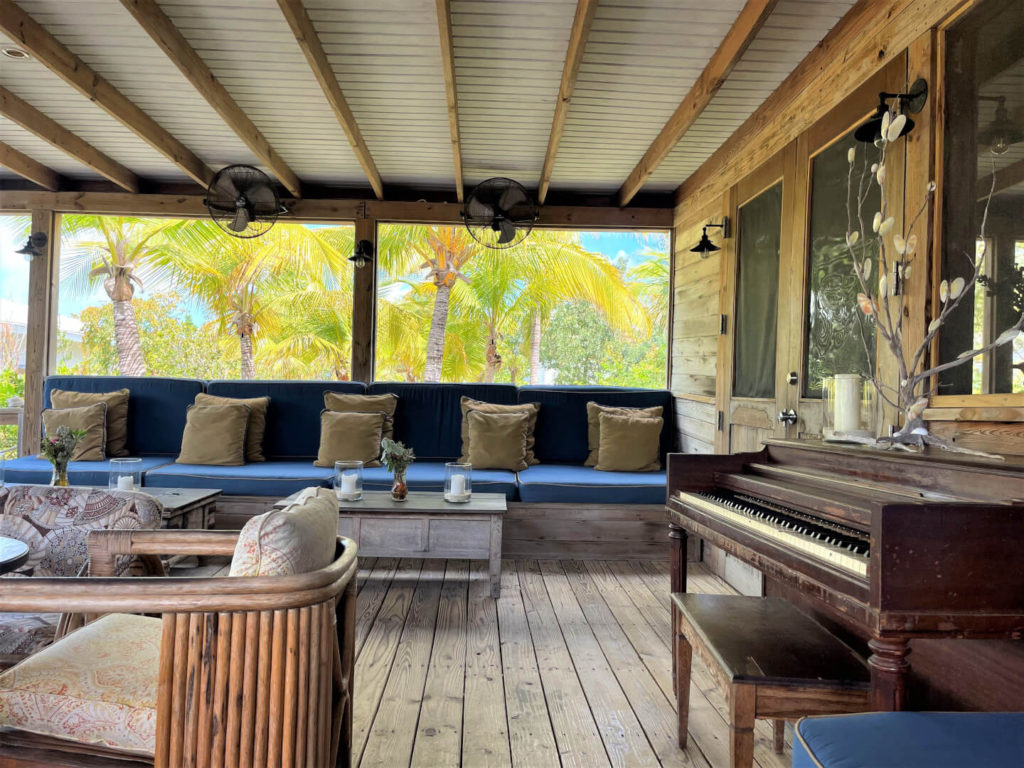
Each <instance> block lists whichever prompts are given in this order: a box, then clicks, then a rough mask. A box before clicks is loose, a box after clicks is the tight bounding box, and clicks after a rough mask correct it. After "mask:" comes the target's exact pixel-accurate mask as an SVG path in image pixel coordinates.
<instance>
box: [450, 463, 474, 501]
mask: <svg viewBox="0 0 1024 768" xmlns="http://www.w3.org/2000/svg"><path fill="white" fill-rule="evenodd" d="M472 495H473V465H472V464H460V463H459V462H457V461H450V462H448V463H447V464H445V465H444V500H445V501H451V502H454V503H456V504H461V503H464V502H467V501H469V499H470V497H471V496H472Z"/></svg>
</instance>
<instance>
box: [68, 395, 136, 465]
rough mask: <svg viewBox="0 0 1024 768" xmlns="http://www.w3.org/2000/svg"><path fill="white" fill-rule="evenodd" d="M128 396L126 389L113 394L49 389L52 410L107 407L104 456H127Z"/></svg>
mask: <svg viewBox="0 0 1024 768" xmlns="http://www.w3.org/2000/svg"><path fill="white" fill-rule="evenodd" d="M128 395H129V391H128V390H127V389H115V390H114V391H113V392H73V391H71V390H70V389H51V390H50V403H51V404H52V405H53V407H54V408H57V409H59V410H63V409H64V408H81V407H82V406H86V405H95V404H96V403H106V405H107V416H106V419H107V437H106V441H107V444H106V446H104V449H103V452H104V453H105V454H106V456H113V457H115V458H116V457H118V456H127V455H128Z"/></svg>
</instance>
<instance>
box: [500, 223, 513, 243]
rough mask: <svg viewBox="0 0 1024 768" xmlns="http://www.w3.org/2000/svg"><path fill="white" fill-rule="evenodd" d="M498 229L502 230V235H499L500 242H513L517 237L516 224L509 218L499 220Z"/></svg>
mask: <svg viewBox="0 0 1024 768" xmlns="http://www.w3.org/2000/svg"><path fill="white" fill-rule="evenodd" d="M498 230H499V231H500V232H501V235H500V236H499V237H498V243H499V244H501V245H504V244H505V243H511V242H512V241H513V240H515V239H516V225H515V224H513V223H512V222H511V221H509V220H508V219H502V220H501V221H499V222H498Z"/></svg>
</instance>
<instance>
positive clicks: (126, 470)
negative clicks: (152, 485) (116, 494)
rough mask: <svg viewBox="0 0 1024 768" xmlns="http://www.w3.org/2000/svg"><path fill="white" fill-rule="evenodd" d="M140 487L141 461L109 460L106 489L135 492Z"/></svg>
mask: <svg viewBox="0 0 1024 768" xmlns="http://www.w3.org/2000/svg"><path fill="white" fill-rule="evenodd" d="M141 487H142V459H111V460H110V475H109V477H108V479H107V489H108V490H111V491H137V490H138V489H139V488H141Z"/></svg>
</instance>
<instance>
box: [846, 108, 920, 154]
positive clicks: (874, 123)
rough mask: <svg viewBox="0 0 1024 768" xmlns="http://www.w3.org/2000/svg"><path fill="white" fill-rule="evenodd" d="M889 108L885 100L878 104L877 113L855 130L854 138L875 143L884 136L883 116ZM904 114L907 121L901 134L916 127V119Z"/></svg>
mask: <svg viewBox="0 0 1024 768" xmlns="http://www.w3.org/2000/svg"><path fill="white" fill-rule="evenodd" d="M888 110H889V107H887V106H886V104H885V102H884V101H883V102H882V103H881V104H879V105H878V109H876V110H875V114H873V115H872V116H871V117H869V118H868V119H867V120H865V121H864V122H863V123H861V124H860V125H859V126H857V130H855V131H854V132H853V138H855V139H856V140H857V141H859V142H862V143H864V144H874V143H875V142H876V141H878V140H879V139H881V138H882V118H883V117H884V116H885V113H886V112H887V111H888ZM903 116H904V117H905V118H907V122H906V123H904V124H903V130H902V131H900V136H906V135H907V134H908V133H910V131H911V130H912V129H913V128H914V121H913V120H912V119H911V118H910V115H908V114H906V113H903Z"/></svg>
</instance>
